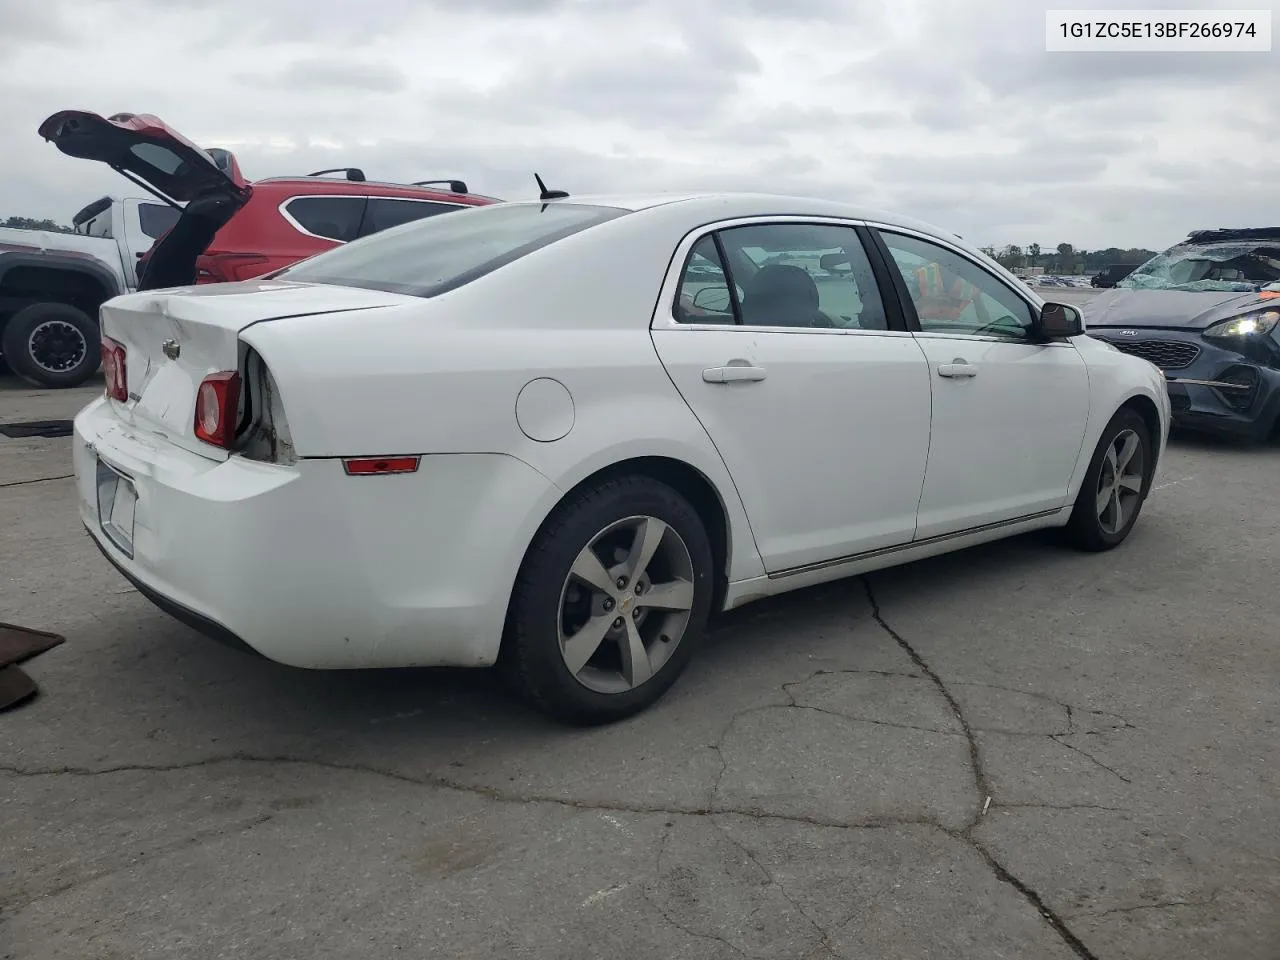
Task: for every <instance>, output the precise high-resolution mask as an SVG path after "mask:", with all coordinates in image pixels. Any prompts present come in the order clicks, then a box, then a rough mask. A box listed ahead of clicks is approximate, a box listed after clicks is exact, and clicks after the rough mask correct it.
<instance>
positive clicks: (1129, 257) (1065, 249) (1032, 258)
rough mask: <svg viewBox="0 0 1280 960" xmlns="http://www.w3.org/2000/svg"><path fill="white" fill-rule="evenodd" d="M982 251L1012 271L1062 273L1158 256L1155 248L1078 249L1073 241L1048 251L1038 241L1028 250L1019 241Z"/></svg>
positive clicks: (1078, 271)
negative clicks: (1030, 269)
mask: <svg viewBox="0 0 1280 960" xmlns="http://www.w3.org/2000/svg"><path fill="white" fill-rule="evenodd" d="M982 252H983V253H985V254H986V255H987V256H989V257H990V258H991V259H992V260H995V261H996V262H997V263H999V264H1000V265H1001V266H1003V267H1008V268H1009V269H1010V270H1012V269H1014V268H1015V267H1044V271H1045V273H1050V274H1059V275H1064V274H1065V275H1070V274H1073V273H1086V274H1089V273H1097V272H1098V271H1099V270H1101V269H1102V268H1103V267H1105V266H1108V265H1109V264H1112V263H1130V264H1140V263H1146V262H1147V261H1148V260H1150V259H1151V258H1152V257H1154V256H1155V255H1156V251H1155V250H1145V249H1143V248H1142V247H1128V248H1125V249H1121V248H1120V247H1107V248H1106V249H1105V250H1077V249H1076V248H1075V247H1074V246H1072V245H1071V244H1069V243H1060V244H1058V246H1057V247H1056V248H1055V249H1054V251H1053V252H1046V251H1045V250H1044V249H1043V248H1042V247H1041V246H1040V244H1038V243H1029V244H1027V246H1026V249H1023V248H1022V247H1020V246H1018V245H1017V244H1016V243H1010V244H1006V245H1005V246H1004V247H1001V248H1000V249H999V250H997V249H996V248H995V247H983V248H982Z"/></svg>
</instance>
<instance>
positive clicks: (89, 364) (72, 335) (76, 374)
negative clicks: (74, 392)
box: [0, 303, 102, 388]
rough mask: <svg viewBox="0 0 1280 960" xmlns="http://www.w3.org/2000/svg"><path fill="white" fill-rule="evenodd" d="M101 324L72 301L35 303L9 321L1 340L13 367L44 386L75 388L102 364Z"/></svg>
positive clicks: (0, 342)
mask: <svg viewBox="0 0 1280 960" xmlns="http://www.w3.org/2000/svg"><path fill="white" fill-rule="evenodd" d="M100 345H101V335H100V334H99V332H98V325H97V324H96V323H94V322H93V318H92V317H90V316H89V315H88V314H87V313H85V312H84V311H83V310H81V309H79V308H78V307H73V306H71V305H70V304H69V303H33V304H32V305H31V306H29V307H23V308H22V309H21V310H19V311H18V312H17V313H15V314H14V315H13V316H12V317H10V318H9V322H8V323H7V324H5V328H4V337H3V340H2V341H0V347H2V348H3V351H4V358H5V362H6V363H8V365H9V369H10V370H12V371H13V372H14V373H16V374H17V375H18V376H20V377H22V378H23V379H24V380H27V381H29V382H31V383H34V384H36V385H37V386H41V387H60V388H61V387H75V386H79V385H80V384H82V383H84V382H85V381H86V380H88V379H89V378H90V377H91V376H93V375H94V374H95V373H96V372H97V370H98V367H99V366H100V365H101V363H102V353H101V346H100Z"/></svg>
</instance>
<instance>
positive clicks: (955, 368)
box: [938, 357, 978, 379]
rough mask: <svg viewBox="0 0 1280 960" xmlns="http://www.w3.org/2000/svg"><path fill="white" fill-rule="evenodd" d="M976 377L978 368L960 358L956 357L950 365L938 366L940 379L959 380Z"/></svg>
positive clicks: (941, 364) (942, 364)
mask: <svg viewBox="0 0 1280 960" xmlns="http://www.w3.org/2000/svg"><path fill="white" fill-rule="evenodd" d="M977 375H978V368H977V367H975V366H973V365H972V364H971V363H969V362H968V361H966V360H962V359H961V358H960V357H956V358H955V359H954V360H953V361H951V362H950V363H940V364H938V376H940V377H949V378H951V379H960V378H962V377H976V376H977Z"/></svg>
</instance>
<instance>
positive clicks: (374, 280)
mask: <svg viewBox="0 0 1280 960" xmlns="http://www.w3.org/2000/svg"><path fill="white" fill-rule="evenodd" d="M626 212H627V211H625V210H621V209H619V208H617V207H598V206H589V205H587V204H581V203H559V202H557V203H510V204H507V203H495V204H490V205H487V206H481V207H472V208H470V209H468V210H460V211H458V212H457V213H451V214H449V215H448V216H447V217H428V218H426V219H425V220H416V221H413V222H412V223H407V224H404V225H403V226H399V227H393V228H391V229H390V230H384V231H382V232H380V233H375V234H372V235H370V236H368V237H365V238H364V239H362V240H356V241H354V242H353V243H349V244H347V245H345V246H342V247H338V248H336V249H334V250H329V251H327V252H325V253H322V254H320V255H319V256H316V257H312V258H311V259H309V260H304V261H302V262H301V263H298V264H296V265H294V266H292V267H288V268H287V269H285V270H283V271H281V272H279V273H277V274H275V276H276V277H278V278H279V279H282V280H296V281H299V282H302V283H331V284H334V285H336V286H344V287H363V288H365V289H368V290H382V291H385V292H387V293H403V294H408V295H410V296H414V297H434V296H436V295H437V294H441V293H445V292H446V291H448V290H453V289H456V288H458V287H460V286H462V285H463V284H466V283H470V282H471V281H472V280H475V279H477V278H479V277H482V276H484V275H485V274H487V273H491V272H492V271H494V270H496V269H498V268H499V267H501V266H504V265H505V264H508V263H511V262H513V261H515V260H518V259H520V258H521V257H523V256H525V255H526V254H529V253H532V252H533V251H534V250H537V249H539V248H541V247H545V246H548V245H549V244H552V243H555V242H556V241H557V240H563V239H564V238H565V237H568V236H570V235H572V234H575V233H578V232H579V231H582V230H586V229H587V228H588V227H593V226H595V225H597V224H600V223H604V222H605V221H607V220H612V219H614V218H615V217H619V216H621V215H622V214H624V213H626Z"/></svg>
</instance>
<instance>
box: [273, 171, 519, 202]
mask: <svg viewBox="0 0 1280 960" xmlns="http://www.w3.org/2000/svg"><path fill="white" fill-rule="evenodd" d="M262 187H277V188H283V189H284V190H286V191H293V190H296V191H299V192H302V193H306V194H309V195H314V194H342V195H346V196H360V197H363V196H370V195H373V194H377V195H379V196H387V197H412V198H416V199H419V200H421V199H427V198H430V199H432V200H441V201H447V202H450V203H477V202H479V203H496V202H498V198H497V197H490V196H486V195H485V194H482V193H472V192H467V193H454V192H453V191H451V190H441V189H440V188H438V187H419V186H415V185H414V184H411V183H383V182H381V181H378V180H340V179H338V178H337V177H307V176H287V177H265V178H263V179H262V180H254V181H253V188H254V189H255V190H257V189H260V188H262Z"/></svg>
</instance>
